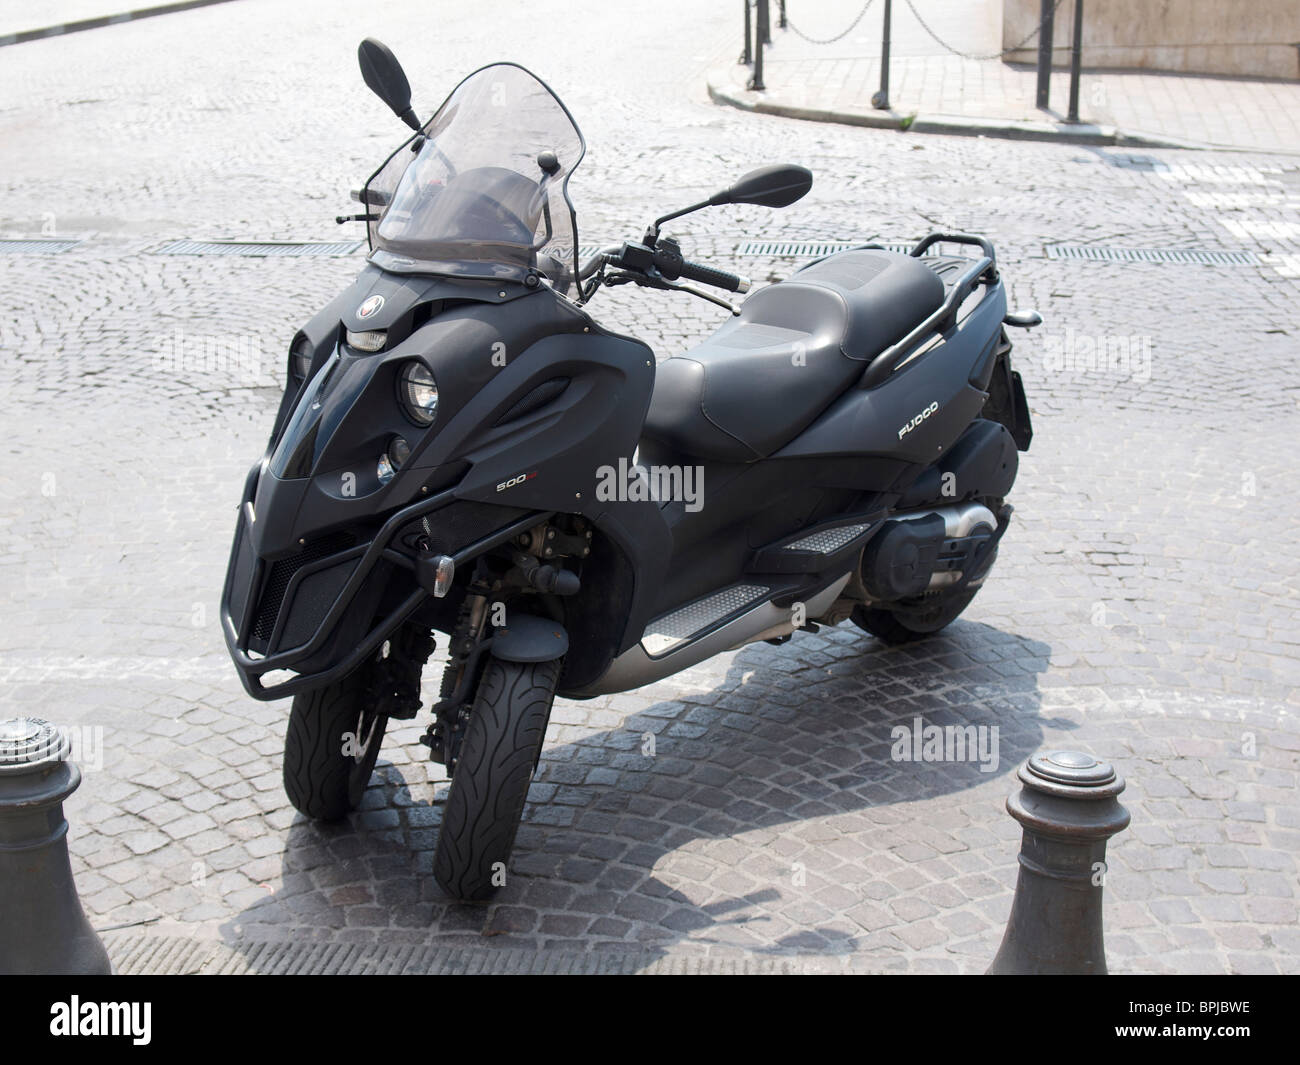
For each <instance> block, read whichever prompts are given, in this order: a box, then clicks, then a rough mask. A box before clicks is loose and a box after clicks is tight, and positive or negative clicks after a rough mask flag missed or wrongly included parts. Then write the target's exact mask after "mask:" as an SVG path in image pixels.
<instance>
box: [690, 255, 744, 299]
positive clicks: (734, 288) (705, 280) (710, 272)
mask: <svg viewBox="0 0 1300 1065" xmlns="http://www.w3.org/2000/svg"><path fill="white" fill-rule="evenodd" d="M678 276H679V277H682V278H685V279H686V280H688V281H698V282H700V284H702V285H712V286H713V287H714V288H723V289H726V290H727V291H728V292H748V291H749V278H747V277H741V276H740V275H739V274H729V273H727V271H725V270H715V269H714V268H713V267H711V266H702V265H701V264H699V263H692V262H686V261H685V260H683V261H682V265H681V266H680V267H678Z"/></svg>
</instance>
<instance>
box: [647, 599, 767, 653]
mask: <svg viewBox="0 0 1300 1065" xmlns="http://www.w3.org/2000/svg"><path fill="white" fill-rule="evenodd" d="M770 594H771V590H770V589H769V588H767V587H765V586H763V585H758V584H734V585H732V586H731V587H730V588H724V589H723V590H722V591H720V592H714V593H713V594H712V595H710V596H706V597H705V598H703V599H697V600H696V601H695V602H694V603H687V604H686V606H683V607H678V609H676V610H674V611H673V612H672V613H671V614H665V615H664V616H663V617H661V618H659V619H658V620H657V621H652V622H650V624H649V625H648V626H647V627H646V632H645V634H644V635H643V636H642V637H641V646H642V647H644V648H645V649H646V652H647V653H648V654H652V655H656V656H657V655H662V654H663V653H664V652H666V651H667V650H669V649H670V648H672V647H676V646H677V645H678V644H680V643H685V642H686V641H687V640H689V639H690V638H691V637H693V636H695V635H696V634H697V633H701V632H703V631H704V630H705V629H708V628H711V627H712V626H714V625H716V624H717V623H718V622H719V621H722V620H723V619H724V618H727V617H730V616H731V615H732V614H735V613H737V612H738V611H740V610H742V609H744V608H745V607H747V606H751V605H753V604H756V603H760V602H764V601H766V599H767V597H768V595H770Z"/></svg>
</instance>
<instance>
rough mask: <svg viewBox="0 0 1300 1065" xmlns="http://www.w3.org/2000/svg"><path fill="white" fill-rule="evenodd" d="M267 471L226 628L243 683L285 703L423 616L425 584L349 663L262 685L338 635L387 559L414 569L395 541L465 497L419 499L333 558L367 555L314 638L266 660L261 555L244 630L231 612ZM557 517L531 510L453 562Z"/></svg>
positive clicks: (238, 538) (448, 494)
mask: <svg viewBox="0 0 1300 1065" xmlns="http://www.w3.org/2000/svg"><path fill="white" fill-rule="evenodd" d="M261 470H262V462H260V461H259V462H258V463H257V465H255V466H254V467H253V468H252V469H251V470H249V472H248V476H247V478H246V479H245V481H244V497H243V500H242V501H241V503H240V506H239V521H238V523H237V526H236V531H235V538H234V542H233V544H232V545H231V549H230V562H229V564H228V573H227V577H226V584H225V587H224V588H223V590H222V593H221V607H220V613H221V629H222V633H223V635H224V636H225V638H226V647H227V648H228V649H229V651H230V656H231V658H232V659H233V660H234V662H235V668H236V670H238V672H239V679H240V681H241V682H242V683H243V685H244V689H245V691H247V692H248V694H249V695H251V696H253V698H255V699H279V698H283V697H285V696H289V695H296V694H297V693H298V692H301V691H305V690H307V689H309V688H315V687H319V686H321V685H324V684H329V683H331V682H333V681H336V680H340V679H342V678H343V677H345V676H347V675H348V674H349V673H351V672H352V671H353V670H354V669H356V668H357V667H358V666H359V665H361V664H362V662H364V661H365V660H366V659H367V658H368V657H369V656H370V655H372V654H374V652H375V651H376V650H377V649H378V648H379V646H380V644H382V643H383V642H384V640H386V639H387V638H388V637H389V636H391V635H392V634H393V632H394V631H395V630H396V629H397V627H398V626H399V625H401V624H402V623H403V622H404V621H406V620H407V618H409V617H410V616H411V615H412V614H413V613H415V611H416V610H417V609H418V608H419V607H420V605H421V604H422V603H423V602H424V601H425V599H427V598H428V597H429V593H428V592H427V591H425V590H424V589H423V588H421V587H419V586H418V585H417V586H416V587H415V588H413V589H412V591H411V593H410V594H409V595H407V596H406V597H405V598H404V599H403V600H402V601H401V603H400V604H398V606H397V607H395V608H394V609H393V610H391V611H389V612H388V613H387V614H386V615H385V616H384V618H383V619H382V620H381V621H379V622H378V623H377V624H373V625H371V626H370V628H369V629H368V631H367V634H366V636H365V638H364V639H363V640H362V641H361V642H360V643H359V644H358V645H357V646H356V647H355V648H354V649H353V650H352V652H351V653H350V654H348V655H347V657H346V658H344V659H342V660H341V661H340V662H338V663H337V664H336V665H334V666H332V667H330V668H329V669H325V670H320V671H318V672H314V673H300V674H299V675H298V676H296V677H293V678H291V679H289V680H285V681H280V682H279V683H277V684H271V685H264V684H263V683H262V676H263V674H265V673H270V672H272V671H273V670H282V669H286V670H292V669H293V667H294V665H295V664H297V663H301V662H303V661H304V660H305V659H307V658H309V657H311V656H312V655H313V654H315V653H316V652H317V651H319V650H320V649H321V647H322V645H323V644H324V643H325V641H326V640H327V639H329V637H330V636H331V635H332V633H333V631H334V628H335V626H336V625H337V624H338V623H339V621H341V620H342V618H343V615H344V613H345V612H346V610H347V609H348V607H349V606H350V605H351V603H352V600H353V599H354V598H355V597H356V595H357V593H358V592H359V591H360V590H361V587H362V585H363V584H364V583H365V581H366V580H367V578H368V577H369V576H370V574H371V572H372V571H373V570H374V568H375V566H376V565H378V564H379V562H380V561H381V560H384V561H388V562H394V563H397V564H398V565H400V566H403V567H404V568H406V569H409V570H411V571H412V572H414V570H415V565H416V562H415V559H413V558H411V557H410V556H408V555H405V554H403V553H402V552H400V551H397V550H395V549H394V548H393V547H392V546H391V544H392V541H393V538H394V537H395V536H396V535H397V534H398V532H399V531H400V530H401V529H403V528H405V527H406V526H407V525H409V524H410V523H411V522H412V521H413V520H415V519H416V518H421V517H424V516H425V515H426V514H431V513H433V512H435V511H438V510H441V509H442V508H443V507H446V506H449V505H450V504H452V503H454V502H456V501H457V498H458V497H457V496H456V494H455V489H448V490H446V491H443V492H439V493H437V494H436V495H431V496H429V498H428V499H421V500H418V501H417V502H415V503H412V504H410V505H408V506H406V507H403V508H402V509H400V510H398V511H395V512H394V513H393V514H392V515H391V516H390V517H389V518H388V519H387V520H386V521H385V522H384V524H383V526H382V527H381V528H380V529H379V531H378V532H376V533H375V535H374V538H373V539H372V540H371V541H370V543H369V544H368V545H367V546H365V547H364V548H362V547H361V546H357V547H354V548H349V549H346V550H344V551H340V552H337V554H336V555H333V556H329V557H330V558H331V559H334V560H337V559H338V557H339V556H346V557H355V556H357V555H360V559H359V561H358V562H357V564H356V566H355V567H354V568H353V570H352V573H351V574H350V575H349V577H348V579H347V582H346V583H345V584H344V585H343V588H342V590H341V591H339V592H338V593H337V594H336V595H335V597H334V602H333V604H332V605H331V606H330V609H329V610H328V611H327V612H326V614H325V617H324V618H323V619H322V620H321V621H320V623H319V624H318V625H317V626H316V632H315V633H314V635H313V636H312V637H311V639H309V640H308V641H307V642H306V643H303V644H299V645H298V646H297V647H292V648H290V649H289V650H287V651H278V652H276V653H274V654H270V655H266V656H265V657H259V658H254V657H252V656H251V655H250V654H249V653H248V634H249V633H250V631H251V621H252V616H253V614H254V612H255V611H256V610H257V607H258V599H259V596H258V595H257V592H258V591H259V590H260V585H261V571H262V569H263V567H264V566H266V565H267V563H266V562H265V560H262V559H259V558H257V557H256V556H254V561H253V564H252V573H251V575H249V574H245V575H244V576H245V578H246V579H248V580H249V581H250V590H249V594H248V598H247V600H246V601H245V604H244V609H243V617H241V618H240V619H239V621H240V624H239V625H238V626H236V623H235V618H234V617H233V616H232V614H231V609H230V603H231V594H232V592H233V590H234V582H235V578H236V576H237V572H238V568H239V567H238V565H237V562H238V558H237V555H238V552H239V549H240V546H241V545H242V543H243V539H244V537H245V536H246V535H247V520H248V511H249V508H250V506H251V503H252V500H253V495H254V493H255V492H256V489H257V481H258V476H259V474H260V473H261ZM552 513H553V512H551V511H533V512H530V513H529V514H528V515H527V516H525V517H523V518H520V519H518V520H516V521H513V522H511V523H510V524H508V525H505V526H502V527H501V528H500V529H498V530H497V531H496V532H493V533H490V534H489V535H487V536H485V537H481V538H479V539H478V540H476V541H474V542H473V543H471V544H468V545H466V546H465V547H462V548H460V549H459V550H458V551H457V552H456V553H455V554H453V555H452V556H451V559H452V562H453V563H454V564H455V566H456V568H457V569H459V568H460V567H461V566H463V565H464V564H465V563H466V562H469V561H471V560H472V559H474V558H477V557H478V556H479V555H481V554H483V552H485V551H489V550H491V549H492V548H493V547H496V546H498V545H499V544H502V543H505V542H506V541H507V540H510V539H512V538H514V537H515V536H518V535H519V534H520V533H521V532H523V531H525V530H527V529H530V528H532V527H533V526H534V525H536V524H537V523H538V522H539V521H545V520H546V519H547V518H549V517H551V515H552ZM322 561H324V560H322ZM304 568H307V567H304ZM297 576H298V574H297V573H295V574H294V578H295V579H296V578H297ZM294 587H295V584H294V581H293V580H291V581H290V585H289V587H288V588H286V590H285V599H284V602H289V601H291V600H290V596H289V592H290V591H291V590H292V589H293V588H294ZM282 626H283V620H282V619H279V618H277V620H276V628H275V632H274V633H273V634H272V640H274V638H275V637H276V636H278V635H279V634H280V630H281V628H282ZM240 632H242V633H243V634H244V636H243V637H242V638H241V637H240V635H239V633H240ZM268 646H271V647H273V646H274V643H273V642H271V641H268Z"/></svg>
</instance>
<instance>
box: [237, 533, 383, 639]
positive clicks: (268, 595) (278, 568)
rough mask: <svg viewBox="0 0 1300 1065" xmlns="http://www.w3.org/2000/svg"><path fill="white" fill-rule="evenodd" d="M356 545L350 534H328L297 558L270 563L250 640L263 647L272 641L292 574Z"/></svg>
mask: <svg viewBox="0 0 1300 1065" xmlns="http://www.w3.org/2000/svg"><path fill="white" fill-rule="evenodd" d="M356 542H357V538H356V537H355V536H353V535H352V534H351V533H346V532H336V533H329V534H327V535H325V536H322V537H319V538H318V539H316V540H312V541H311V542H310V543H308V544H307V545H306V546H305V547H304V548H303V549H302V550H301V551H299V552H298V553H297V554H296V555H292V556H290V557H289V558H282V559H280V560H279V561H278V562H275V563H273V564H272V566H271V572H270V574H269V575H268V576H267V579H266V585H265V587H264V588H263V589H262V600H261V603H260V604H259V606H260V609H259V610H258V613H257V619H256V621H255V622H254V623H253V634H252V638H253V639H254V640H259V641H261V642H262V643H263V644H265V642H266V641H267V640H269V639H270V638H271V634H272V633H273V632H274V631H275V622H276V619H277V618H278V617H279V616H280V606H281V604H282V603H283V602H284V593H285V592H287V591H288V590H289V581H291V580H292V579H293V575H294V574H295V573H297V572H298V571H299V570H300V569H302V567H303V566H305V565H307V563H309V562H319V561H320V560H321V559H322V558H329V556H330V555H336V554H338V553H339V552H340V551H346V550H347V549H348V548H349V547H352V546H353V545H354V544H355V543H356Z"/></svg>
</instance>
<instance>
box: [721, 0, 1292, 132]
mask: <svg viewBox="0 0 1300 1065" xmlns="http://www.w3.org/2000/svg"><path fill="white" fill-rule="evenodd" d="M912 5H913V6H915V9H916V11H917V12H919V13H920V15H921V16H922V18H924V19H925V21H926V23H927V24H928V25H929V27H930V28H931V29H933V30H934V32H935V33H936V34H938V35H939V36H940V37H942V39H943V42H944V44H946V45H948V46H950V47H951V49H953V51H950V50H948V48H945V47H944V46H943V45H941V44H940V43H938V42H937V41H936V40H935V38H934V37H933V36H932V35H931V34H930V33H928V32H927V31H926V30H925V29H924V28H923V27H922V26H921V25H920V23H919V22H918V21H917V18H916V16H915V15H914V14H913V12H912V10H911V7H910V6H909V4H908V3H907V0H902V2H900V3H895V4H894V6H893V12H894V14H893V20H892V32H891V38H892V45H891V52H892V58H891V61H890V72H889V82H890V84H889V103H890V108H889V110H883V111H881V110H876V109H875V108H873V107H872V104H871V98H872V95H873V94H874V93H875V92H876V91H877V90H878V89H879V88H880V45H881V11H882V10H883V4H882V3H881V2H880V0H874V2H873V3H872V5H871V7H870V8H869V10H868V11H867V13H866V15H865V16H864V17H863V18H862V19H861V21H860V22H858V23H857V25H856V27H855V28H854V29H853V30H852V31H850V32H849V33H848V34H846V35H845V36H844V37H843V38H841V39H840V40H838V41H836V42H834V43H830V44H813V43H810V42H809V41H808V40H806V39H804V38H803V37H801V36H800V35H799V33H798V32H796V30H794V29H786V30H782V29H780V28H778V27H777V25H776V21H777V20H776V5H775V4H773V5H772V12H773V15H772V21H773V28H772V45H771V46H770V47H769V48H768V49H767V51H766V53H765V55H764V78H763V80H764V84H765V87H766V91H764V92H751V91H748V90H747V89H746V88H745V85H746V84H747V82H748V79H749V76H750V71H749V69H748V68H746V67H743V66H741V65H739V64H733V65H727V66H724V67H719V68H716V69H714V70H712V71H710V72H709V75H708V86H709V94H710V95H711V96H712V97H713V99H714V100H715V101H717V102H719V103H724V104H729V105H732V106H735V107H741V108H744V109H747V110H755V111H761V112H764V113H768V114H777V115H785V116H787V117H790V118H805V119H812V120H817V121H831V122H844V123H848V124H852V125H864V126H879V127H892V128H904V127H906V128H908V129H909V130H911V131H913V132H918V133H920V132H929V133H966V134H976V135H979V134H984V135H990V136H1003V137H1023V138H1029V139H1036V140H1066V141H1078V142H1083V143H1095V144H1134V145H1146V146H1153V147H1161V146H1165V147H1197V148H1201V147H1218V148H1225V147H1226V148H1237V149H1243V150H1252V151H1269V152H1274V151H1279V152H1287V153H1297V154H1300V81H1297V82H1290V81H1278V80H1268V79H1255V78H1235V77H1211V76H1204V75H1181V74H1161V73H1145V72H1138V71H1114V70H1107V71H1088V70H1086V69H1085V70H1084V73H1083V77H1082V79H1081V82H1080V92H1079V117H1080V120H1081V122H1080V124H1071V123H1068V122H1066V121H1065V116H1066V113H1067V111H1068V107H1069V98H1070V95H1069V94H1070V79H1069V74H1068V73H1067V72H1063V71H1062V72H1057V73H1054V74H1053V76H1052V86H1051V105H1052V106H1051V110H1050V111H1043V110H1039V109H1038V108H1037V107H1035V105H1034V99H1035V91H1036V84H1037V73H1036V71H1035V70H1034V68H1033V67H1032V66H1028V65H1024V64H1010V63H1005V62H1003V61H1002V60H1000V59H968V58H963V56H961V55H956V54H953V52H954V51H958V52H962V53H965V54H966V55H973V56H990V55H993V54H994V53H997V52H999V51H1000V50H1001V47H1002V43H1001V31H1000V26H1001V9H1002V5H1001V3H1000V2H999V0H974V2H972V0H912ZM789 10H790V20H791V23H792V24H793V26H795V27H797V28H798V30H800V31H802V32H803V33H804V34H806V35H807V36H809V37H813V38H816V39H819V40H828V39H829V38H831V37H833V36H835V35H837V34H839V33H841V32H843V31H844V30H845V28H846V27H848V26H849V25H851V24H852V23H853V19H854V18H855V17H856V16H857V15H858V13H859V12H860V11H861V10H862V3H861V0H822V2H821V3H818V4H817V5H815V6H814V5H812V4H804V3H800V2H798V0H795V2H792V3H790V4H789ZM735 33H736V53H737V55H739V53H740V47H741V25H740V16H739V13H737V16H736V28H735ZM1062 35H1063V34H1062V32H1061V31H1060V30H1059V27H1058V33H1057V38H1058V40H1059V39H1060V38H1061V37H1062ZM1032 45H1033V42H1031V46H1032ZM1084 47H1085V51H1084V62H1085V64H1086V62H1087V41H1086V39H1085V42H1084Z"/></svg>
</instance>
